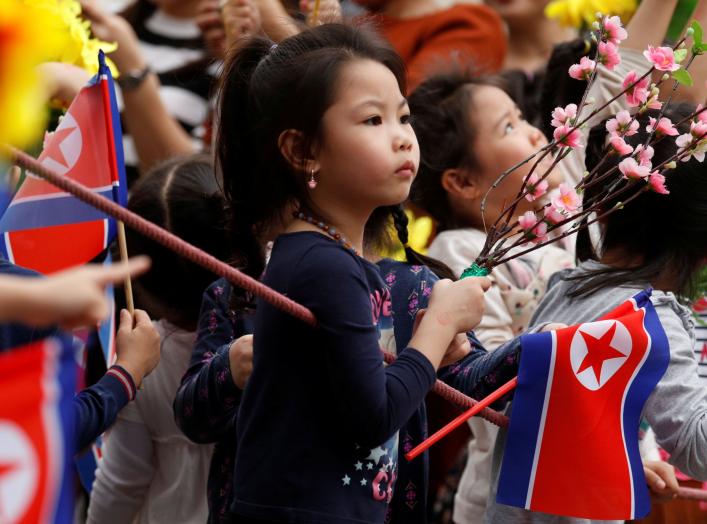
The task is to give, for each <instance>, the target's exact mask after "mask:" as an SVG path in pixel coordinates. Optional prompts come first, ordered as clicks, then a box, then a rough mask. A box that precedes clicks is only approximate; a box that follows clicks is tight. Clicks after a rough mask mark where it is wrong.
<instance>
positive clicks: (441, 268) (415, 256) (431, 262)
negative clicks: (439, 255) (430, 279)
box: [390, 204, 457, 280]
mask: <svg viewBox="0 0 707 524" xmlns="http://www.w3.org/2000/svg"><path fill="white" fill-rule="evenodd" d="M390 214H391V215H392V217H393V225H394V226H395V231H397V233H398V239H399V240H400V243H401V244H402V245H403V248H404V249H405V259H406V261H407V262H408V263H409V264H416V265H420V266H427V267H428V268H430V269H431V270H432V272H433V273H434V274H435V275H437V276H438V277H439V278H448V279H450V280H456V279H457V278H456V276H455V275H454V272H453V271H452V270H451V269H450V268H449V266H447V265H446V264H445V263H443V262H440V261H439V260H437V259H434V258H432V257H426V256H425V255H423V254H421V253H418V252H417V251H415V250H414V249H413V248H411V247H410V245H409V244H408V216H407V214H406V213H405V207H404V206H403V205H402V204H400V205H398V206H392V207H391V208H390Z"/></svg>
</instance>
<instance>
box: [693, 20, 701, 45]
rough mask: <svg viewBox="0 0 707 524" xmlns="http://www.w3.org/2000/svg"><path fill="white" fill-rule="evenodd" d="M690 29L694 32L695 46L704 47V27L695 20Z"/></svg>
mask: <svg viewBox="0 0 707 524" xmlns="http://www.w3.org/2000/svg"><path fill="white" fill-rule="evenodd" d="M690 27H691V28H692V30H693V31H694V33H693V34H692V44H693V45H695V46H701V45H702V34H703V33H702V26H701V25H700V23H699V22H698V21H697V20H693V21H692V23H691V24H690Z"/></svg>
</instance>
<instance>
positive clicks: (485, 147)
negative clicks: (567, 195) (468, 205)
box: [470, 85, 562, 223]
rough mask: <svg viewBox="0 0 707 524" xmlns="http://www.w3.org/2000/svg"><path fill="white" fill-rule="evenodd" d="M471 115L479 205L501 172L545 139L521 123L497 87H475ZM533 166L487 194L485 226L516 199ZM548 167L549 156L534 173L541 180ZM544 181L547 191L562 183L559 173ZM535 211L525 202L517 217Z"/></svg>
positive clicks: (520, 170)
mask: <svg viewBox="0 0 707 524" xmlns="http://www.w3.org/2000/svg"><path fill="white" fill-rule="evenodd" d="M470 111H471V115H470V118H471V123H472V126H473V127H474V129H475V131H476V139H475V142H474V144H472V148H473V152H474V157H475V158H476V169H475V170H474V173H473V175H474V177H475V179H476V182H477V184H478V189H479V190H480V191H479V192H480V195H481V196H480V198H479V202H480V200H481V198H483V196H484V195H485V194H486V192H487V191H488V189H489V188H490V187H491V185H492V184H493V183H494V181H495V180H496V179H497V178H498V176H499V175H500V174H501V173H502V172H504V171H505V170H506V169H509V168H511V167H512V166H514V165H516V164H518V163H519V162H521V161H523V160H525V159H526V158H527V157H529V156H530V155H532V154H533V153H535V152H536V151H537V150H538V149H540V148H541V147H543V146H545V145H546V144H547V139H546V138H545V136H544V135H543V134H542V133H541V132H540V130H539V129H537V128H536V127H533V126H532V125H530V124H529V123H528V122H527V121H526V120H524V119H523V115H522V114H521V112H520V110H519V109H518V106H516V104H515V102H513V100H512V99H511V98H510V97H509V96H508V95H507V94H506V93H505V92H504V91H503V90H501V89H499V88H497V87H493V86H483V85H482V86H476V87H475V88H474V95H473V98H472V104H471V107H470ZM533 163H534V160H532V161H530V162H528V163H527V164H525V165H524V166H522V167H520V168H518V169H516V170H515V171H513V172H512V173H511V174H509V175H508V176H507V177H506V178H505V179H504V180H503V182H501V183H500V184H499V186H498V187H496V188H494V189H493V190H492V191H491V192H490V193H489V196H488V199H487V200H486V211H485V215H486V216H485V218H486V223H489V222H493V221H494V220H495V219H496V217H498V215H499V214H500V213H501V211H502V209H503V208H504V207H505V206H506V205H507V204H509V203H511V202H512V201H513V200H514V199H515V198H516V196H517V194H518V191H519V190H520V188H521V186H522V184H523V180H524V179H525V177H526V175H527V174H528V173H529V172H530V169H531V168H532V166H533ZM551 164H552V160H551V155H548V156H546V157H545V159H544V160H543V161H542V162H541V163H540V164H538V167H537V168H536V169H535V171H534V173H537V174H538V176H542V175H543V174H544V173H545V172H546V171H547V169H548V168H549V166H550V165H551ZM545 180H547V181H548V183H549V190H552V189H553V188H555V187H557V186H558V185H559V184H560V182H562V178H561V175H560V173H559V170H558V169H555V170H553V172H552V173H551V174H550V176H549V177H548V178H546V179H545ZM476 205H478V203H477V204H476ZM537 207H539V205H538V203H537V202H528V201H527V200H526V199H525V198H524V199H522V200H521V202H520V203H519V204H518V206H517V208H516V214H517V215H519V214H522V213H524V212H525V211H528V210H531V209H535V208H537Z"/></svg>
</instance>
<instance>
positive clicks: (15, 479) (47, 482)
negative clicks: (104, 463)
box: [0, 339, 76, 524]
mask: <svg viewBox="0 0 707 524" xmlns="http://www.w3.org/2000/svg"><path fill="white" fill-rule="evenodd" d="M75 380H76V369H75V363H74V359H73V351H72V347H71V342H70V341H68V340H58V339H47V340H43V341H40V342H35V343H33V344H29V345H27V346H23V347H20V348H16V349H11V350H8V351H6V352H3V353H2V354H0V395H1V396H2V397H3V398H5V399H10V398H11V399H12V400H11V401H6V402H2V403H0V522H23V523H28V524H29V523H36V524H46V523H63V524H69V523H71V522H72V519H73V482H72V476H71V472H72V466H73V464H72V462H73V461H72V456H73V453H74V449H73V443H74V434H73V433H74V418H73V409H72V401H73V397H74V391H75Z"/></svg>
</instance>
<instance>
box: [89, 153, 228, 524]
mask: <svg viewBox="0 0 707 524" xmlns="http://www.w3.org/2000/svg"><path fill="white" fill-rule="evenodd" d="M128 208H129V209H130V210H132V211H133V212H135V213H137V214H139V215H140V216H142V217H143V218H146V219H148V220H150V221H151V222H153V223H155V224H157V225H159V226H160V227H163V228H165V229H167V230H168V231H170V232H171V233H174V234H175V235H177V236H179V237H180V238H183V239H184V240H186V241H187V242H189V243H191V244H193V245H195V246H197V247H199V248H200V249H203V250H205V251H206V252H208V253H211V254H213V255H214V256H218V257H225V256H226V255H227V253H228V252H229V250H230V248H229V246H228V241H227V236H226V230H225V206H224V201H223V195H222V193H221V191H220V189H219V187H218V184H217V180H216V176H215V175H214V170H213V167H212V164H211V162H210V160H209V159H208V157H205V156H191V157H184V158H178V159H174V160H171V161H169V162H167V163H165V164H162V165H161V166H158V167H157V168H155V169H154V170H153V171H151V172H150V173H148V174H147V175H146V176H145V177H144V178H142V179H140V180H139V181H138V182H137V183H136V184H135V185H134V186H133V187H132V188H131V195H130V200H129V201H128ZM127 243H128V246H129V247H130V251H131V252H132V253H135V254H138V253H140V254H146V255H149V256H150V258H151V259H152V264H153V266H152V267H153V270H152V271H151V272H150V273H148V274H146V275H144V276H142V277H141V278H138V279H136V280H134V289H135V301H136V303H137V304H139V305H140V306H141V307H144V308H145V309H146V310H147V311H148V312H149V313H150V315H151V316H152V317H153V318H155V319H158V320H157V321H156V322H155V323H154V325H155V327H156V329H157V331H158V333H159V334H160V335H161V338H162V346H161V350H162V360H161V362H160V365H159V366H158V367H157V368H156V369H155V371H154V373H152V374H151V375H150V376H149V377H148V378H147V379H145V382H144V385H145V388H144V391H141V392H140V395H139V396H138V397H137V399H136V400H135V402H133V403H132V404H130V405H128V406H127V407H126V408H125V409H123V410H122V411H121V412H120V414H119V416H118V419H117V422H116V424H115V425H114V426H113V428H112V429H111V432H110V435H109V436H108V438H107V439H106V443H105V446H104V452H103V459H102V461H101V463H100V468H99V470H98V473H97V475H96V481H95V483H94V485H93V491H92V493H91V503H90V506H89V511H88V522H101V523H110V522H139V523H150V522H165V521H168V522H204V521H205V520H206V516H207V504H206V490H205V486H206V477H207V471H208V468H209V461H210V459H211V452H212V449H213V447H212V446H205V445H198V444H194V443H192V442H190V441H189V440H187V438H186V437H185V436H184V435H183V434H182V432H181V431H180V430H179V429H178V427H177V426H176V424H175V422H174V417H173V416H172V401H173V399H174V394H175V391H176V390H177V387H178V385H179V381H180V379H181V377H182V375H183V374H184V372H185V371H186V369H187V365H188V363H189V359H190V357H191V353H192V347H193V344H194V339H195V333H194V331H195V329H196V323H197V319H198V315H199V303H200V297H201V295H202V293H203V291H204V289H205V288H206V287H207V286H208V285H209V283H210V282H211V281H212V279H213V274H212V273H210V272H209V271H207V270H205V269H203V268H201V267H199V266H197V265H195V264H193V263H191V262H187V261H186V260H184V259H182V258H181V257H179V256H177V255H175V254H174V253H173V252H172V251H170V250H168V249H166V248H165V247H163V246H162V245H160V244H158V243H156V242H154V241H153V240H150V239H148V238H146V237H144V236H142V235H140V234H139V233H136V232H134V231H132V230H128V235H127Z"/></svg>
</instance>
